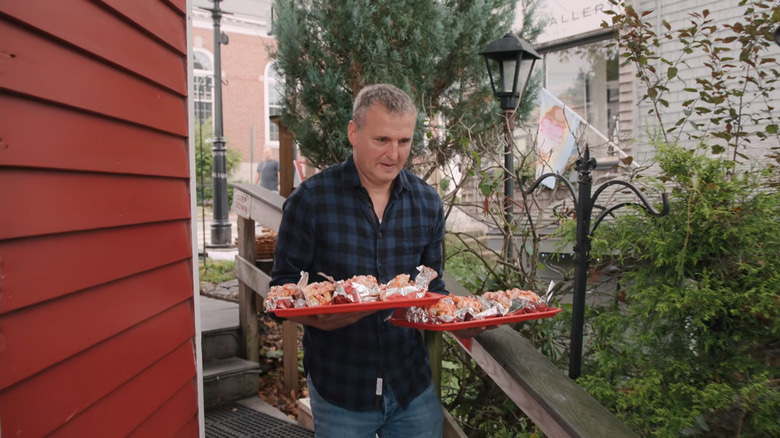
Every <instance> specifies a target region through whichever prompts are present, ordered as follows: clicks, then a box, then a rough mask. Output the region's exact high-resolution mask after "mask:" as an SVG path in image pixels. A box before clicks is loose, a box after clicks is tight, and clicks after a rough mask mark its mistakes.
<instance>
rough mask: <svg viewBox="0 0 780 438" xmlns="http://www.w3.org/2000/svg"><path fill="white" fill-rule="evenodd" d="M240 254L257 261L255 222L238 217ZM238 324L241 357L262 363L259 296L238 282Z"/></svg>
mask: <svg viewBox="0 0 780 438" xmlns="http://www.w3.org/2000/svg"><path fill="white" fill-rule="evenodd" d="M237 225H238V254H239V255H240V256H241V257H243V258H245V259H246V260H252V261H254V259H255V221H253V220H251V219H246V218H244V217H242V216H239V217H238V224H237ZM238 308H239V311H238V323H239V325H240V326H241V355H242V356H243V357H244V358H245V359H246V360H251V361H252V362H256V363H260V341H259V336H258V331H257V330H258V327H257V294H256V293H255V291H253V290H252V289H250V288H249V286H247V285H246V284H244V283H243V282H241V281H239V282H238Z"/></svg>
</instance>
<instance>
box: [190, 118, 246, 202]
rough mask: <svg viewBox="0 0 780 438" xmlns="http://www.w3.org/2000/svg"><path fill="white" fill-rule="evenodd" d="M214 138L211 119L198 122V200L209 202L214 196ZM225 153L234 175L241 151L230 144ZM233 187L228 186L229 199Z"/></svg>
mask: <svg viewBox="0 0 780 438" xmlns="http://www.w3.org/2000/svg"><path fill="white" fill-rule="evenodd" d="M213 139H214V128H213V124H212V122H211V119H207V120H205V121H204V122H203V123H198V124H197V125H196V126H195V171H196V172H197V174H196V175H195V180H196V181H197V184H198V187H197V191H198V196H197V202H198V204H201V203H204V202H205V203H208V202H209V201H210V200H211V198H212V191H213V185H212V181H213V179H212V176H211V175H212V172H213V168H214V155H213V153H212V151H211V149H212V146H211V144H212V141H213ZM226 147H227V152H226V155H225V164H226V167H227V174H228V176H230V175H233V174H234V173H235V172H236V170H237V169H238V165H239V164H240V163H241V160H242V158H241V153H240V152H238V151H237V150H235V149H232V148H231V147H230V146H229V145H228V146H226ZM232 193H233V190H232V187H228V196H229V201H228V202H230V198H231V197H232Z"/></svg>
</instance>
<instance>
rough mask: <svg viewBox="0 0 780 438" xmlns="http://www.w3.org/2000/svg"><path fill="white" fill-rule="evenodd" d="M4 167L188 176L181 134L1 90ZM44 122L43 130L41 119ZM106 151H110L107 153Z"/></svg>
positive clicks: (187, 163)
mask: <svg viewBox="0 0 780 438" xmlns="http://www.w3.org/2000/svg"><path fill="white" fill-rule="evenodd" d="M0 108H2V112H3V127H2V130H3V139H2V141H3V150H2V151H0V158H2V164H3V165H4V166H25V167H28V166H32V167H38V168H47V169H63V170H66V169H70V170H83V171H87V172H110V173H122V174H140V175H157V176H167V177H175V178H186V177H187V175H189V165H190V162H189V157H188V156H187V141H186V139H185V138H182V137H180V136H175V135H168V134H164V133H161V132H155V131H150V130H148V129H143V128H141V127H138V126H134V125H128V124H126V123H121V122H118V121H115V120H111V119H106V118H104V117H99V116H95V115H90V114H86V113H82V112H77V111H71V110H69V109H68V108H66V107H61V106H53V105H50V104H48V103H44V102H39V101H35V100H29V99H24V98H20V97H17V96H8V95H2V94H0ZM41 120H46V129H40V121H41ZM106 152H109V153H106Z"/></svg>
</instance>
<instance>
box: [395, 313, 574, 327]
mask: <svg viewBox="0 0 780 438" xmlns="http://www.w3.org/2000/svg"><path fill="white" fill-rule="evenodd" d="M561 310H563V309H560V308H558V307H549V308H547V310H545V311H544V312H532V313H521V314H514V315H507V316H499V317H497V318H485V319H475V320H473V321H466V322H447V323H440V324H432V323H424V322H411V321H407V320H405V319H399V318H396V317H393V318H390V322H392V323H393V324H395V325H397V326H401V327H411V328H416V329H423V330H430V331H436V332H448V331H452V330H460V329H466V328H473V327H488V326H492V325H501V324H509V323H510V322H520V321H528V320H531V319H543V318H550V317H552V316H555V314H557V313H558V312H560V311H561Z"/></svg>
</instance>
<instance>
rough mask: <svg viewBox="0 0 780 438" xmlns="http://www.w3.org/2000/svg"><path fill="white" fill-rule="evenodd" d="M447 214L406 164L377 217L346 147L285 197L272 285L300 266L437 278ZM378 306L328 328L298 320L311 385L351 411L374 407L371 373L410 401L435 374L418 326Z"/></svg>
mask: <svg viewBox="0 0 780 438" xmlns="http://www.w3.org/2000/svg"><path fill="white" fill-rule="evenodd" d="M443 238H444V213H443V210H442V204H441V199H440V198H439V195H438V194H437V193H436V191H435V190H434V189H433V188H431V187H430V186H429V185H427V184H425V183H424V182H423V181H422V180H421V179H420V178H418V177H416V176H415V175H414V174H412V173H411V172H409V171H408V170H405V169H404V170H403V171H401V173H400V175H399V176H398V177H397V178H396V180H395V182H394V184H393V189H392V193H391V195H390V200H389V202H388V204H387V207H386V208H385V213H384V216H383V219H382V222H381V224H380V223H379V220H378V219H377V216H376V214H375V213H374V208H373V205H372V203H371V199H370V197H369V196H368V192H367V191H366V190H365V188H363V186H362V185H361V184H360V178H359V177H358V173H357V168H356V167H355V163H354V161H353V159H352V157H351V156H350V157H349V158H348V159H347V160H346V161H345V162H344V163H341V164H337V165H334V166H332V167H330V168H328V169H326V170H324V171H322V172H320V173H319V174H317V175H315V176H313V177H311V178H309V179H307V180H306V181H305V182H304V183H303V184H301V185H300V186H299V187H298V188H297V189H296V190H295V191H294V192H293V194H292V195H291V196H290V197H289V198H288V199H287V200H286V201H285V204H284V213H283V218H282V223H281V226H280V228H279V234H278V236H277V243H276V251H275V254H274V268H273V272H272V280H271V285H279V284H285V283H296V282H298V280H299V279H300V273H301V271H307V272H308V273H309V281H322V280H324V279H323V278H320V277H319V276H318V275H317V273H318V272H322V273H325V274H327V275H330V276H332V277H333V278H335V279H337V280H340V279H347V278H351V277H352V276H354V275H373V276H375V277H376V278H377V280H379V282H380V283H384V282H387V281H389V280H391V279H392V278H393V277H395V276H396V275H398V274H401V273H406V274H409V275H410V276H411V278H414V277H415V275H416V274H417V269H416V268H417V266H419V265H425V266H428V267H431V268H433V269H436V271H437V272H438V273H439V278H436V279H435V280H434V281H433V282H431V284H430V287H429V289H430V290H431V291H435V292H440V293H447V292H446V290H445V289H444V287H445V286H444V282H443V281H442V280H441V261H442V239H443ZM391 313H392V310H384V311H379V312H376V313H374V314H372V315H370V316H367V317H365V318H363V319H361V320H360V321H358V322H356V323H354V324H352V325H349V326H347V327H343V328H340V329H336V330H331V331H323V330H319V329H316V328H313V327H309V326H304V335H303V351H304V358H303V363H304V369H305V371H306V372H307V373H308V376H309V377H310V378H311V380H312V382H313V383H314V386H315V387H316V388H317V392H318V393H320V395H322V397H323V398H325V399H326V400H328V401H329V402H330V403H333V404H335V405H338V406H341V407H343V408H345V409H349V410H353V411H369V410H373V409H377V408H378V406H377V396H376V392H375V391H376V387H377V379H378V378H382V379H383V382H384V383H385V384H387V385H389V387H390V388H391V390H392V392H393V395H394V396H395V397H396V399H397V400H398V402H399V403H400V404H401V405H402V406H404V407H405V406H407V405H408V404H409V403H410V402H411V401H412V400H413V399H414V398H415V397H417V396H418V395H419V394H420V393H422V391H423V390H424V389H425V388H427V387H428V385H429V384H430V382H431V370H430V364H429V362H428V353H427V351H426V349H425V346H424V344H423V341H422V337H421V336H420V334H419V332H418V331H417V330H414V329H409V328H402V327H397V326H395V325H393V324H391V323H390V322H387V321H385V320H386V318H387V317H388V316H389V315H390V314H391Z"/></svg>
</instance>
